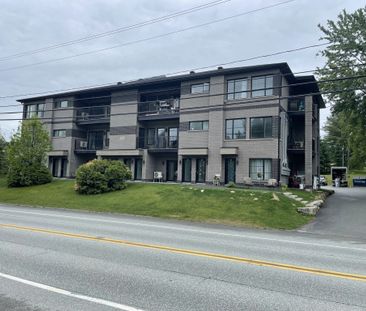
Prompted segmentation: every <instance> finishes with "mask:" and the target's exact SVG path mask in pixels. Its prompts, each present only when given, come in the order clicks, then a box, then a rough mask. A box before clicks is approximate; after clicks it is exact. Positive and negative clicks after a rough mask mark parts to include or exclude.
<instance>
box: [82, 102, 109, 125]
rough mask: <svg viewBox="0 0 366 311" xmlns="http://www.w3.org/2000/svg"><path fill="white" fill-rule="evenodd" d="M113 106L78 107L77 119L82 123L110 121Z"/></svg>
mask: <svg viewBox="0 0 366 311" xmlns="http://www.w3.org/2000/svg"><path fill="white" fill-rule="evenodd" d="M110 114H111V107H109V106H101V107H84V108H78V109H77V113H76V121H77V122H80V123H99V122H106V121H109V117H110Z"/></svg>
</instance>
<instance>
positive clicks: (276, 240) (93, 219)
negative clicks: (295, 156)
mask: <svg viewBox="0 0 366 311" xmlns="http://www.w3.org/2000/svg"><path fill="white" fill-rule="evenodd" d="M4 212H9V213H19V214H28V215H37V216H49V217H55V218H68V219H77V220H82V221H95V222H104V223H115V224H123V225H128V226H140V227H151V228H158V229H168V230H174V231H185V232H193V233H203V234H210V235H221V236H228V237H235V238H247V239H254V240H263V241H270V242H280V243H292V244H299V245H309V246H319V247H329V248H339V249H347V250H355V251H363V252H366V248H358V247H348V246H340V245H331V244H322V243H313V242H303V241H294V240H286V239H273V238H266V237H259V236H253V235H247V234H235V233H224V232H218V231H209V230H198V229H192V228H182V227H172V226H165V225H154V224H149V223H138V222H133V221H132V222H131V221H129V222H128V221H122V220H110V219H101V218H93V217H79V216H68V215H59V214H58V215H56V214H53V213H38V212H28V211H15V210H7V209H3V208H1V207H0V214H6V213H4Z"/></svg>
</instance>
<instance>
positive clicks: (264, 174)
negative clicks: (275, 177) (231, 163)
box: [249, 159, 272, 180]
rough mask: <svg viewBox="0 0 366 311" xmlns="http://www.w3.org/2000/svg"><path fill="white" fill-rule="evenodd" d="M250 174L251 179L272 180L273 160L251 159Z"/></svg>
mask: <svg viewBox="0 0 366 311" xmlns="http://www.w3.org/2000/svg"><path fill="white" fill-rule="evenodd" d="M249 174H250V178H251V179H253V180H266V179H270V178H272V160H271V159H251V160H250V164H249Z"/></svg>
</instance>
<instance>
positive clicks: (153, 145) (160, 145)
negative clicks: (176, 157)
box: [137, 136, 178, 153]
mask: <svg viewBox="0 0 366 311" xmlns="http://www.w3.org/2000/svg"><path fill="white" fill-rule="evenodd" d="M137 148H139V149H148V150H149V152H150V153H176V152H177V151H178V136H170V137H166V136H165V137H157V138H156V139H155V140H154V141H152V142H150V143H149V144H148V143H147V142H145V139H144V138H143V137H139V138H137Z"/></svg>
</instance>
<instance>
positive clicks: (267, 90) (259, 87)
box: [252, 76, 273, 97]
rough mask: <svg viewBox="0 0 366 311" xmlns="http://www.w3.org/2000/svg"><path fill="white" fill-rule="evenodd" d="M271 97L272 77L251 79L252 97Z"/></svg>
mask: <svg viewBox="0 0 366 311" xmlns="http://www.w3.org/2000/svg"><path fill="white" fill-rule="evenodd" d="M270 95H273V76H262V77H253V78H252V97H259V96H270Z"/></svg>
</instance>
